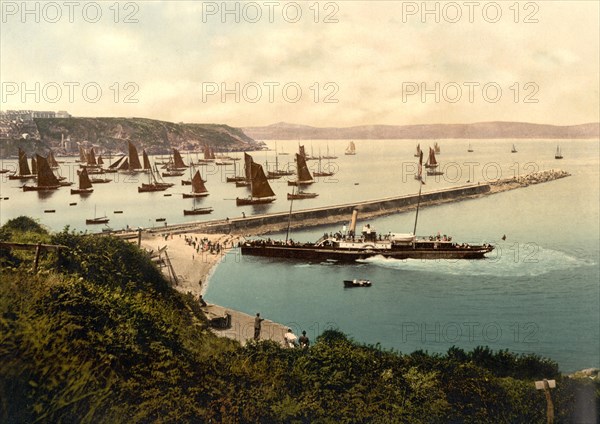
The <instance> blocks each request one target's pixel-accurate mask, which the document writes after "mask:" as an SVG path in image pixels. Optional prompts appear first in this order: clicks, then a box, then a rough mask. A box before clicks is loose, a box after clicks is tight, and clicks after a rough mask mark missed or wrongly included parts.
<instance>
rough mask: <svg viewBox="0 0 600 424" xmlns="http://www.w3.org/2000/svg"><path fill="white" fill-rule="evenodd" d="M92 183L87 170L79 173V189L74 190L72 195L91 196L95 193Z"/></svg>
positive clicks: (84, 169)
mask: <svg viewBox="0 0 600 424" xmlns="http://www.w3.org/2000/svg"><path fill="white" fill-rule="evenodd" d="M93 191H94V189H93V188H92V181H91V180H90V177H89V175H88V172H87V169H86V168H83V169H82V170H81V171H79V188H72V189H71V194H90V193H91V192H93Z"/></svg>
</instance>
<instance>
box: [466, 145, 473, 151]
mask: <svg viewBox="0 0 600 424" xmlns="http://www.w3.org/2000/svg"><path fill="white" fill-rule="evenodd" d="M467 152H469V153H473V147H472V146H471V143H469V148H468V149H467Z"/></svg>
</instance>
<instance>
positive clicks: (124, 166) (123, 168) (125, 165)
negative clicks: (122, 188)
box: [117, 158, 129, 171]
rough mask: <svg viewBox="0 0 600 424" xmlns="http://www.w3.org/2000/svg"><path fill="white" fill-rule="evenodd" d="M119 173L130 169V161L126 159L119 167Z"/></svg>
mask: <svg viewBox="0 0 600 424" xmlns="http://www.w3.org/2000/svg"><path fill="white" fill-rule="evenodd" d="M117 169H118V170H119V171H127V170H128V169H129V159H127V158H124V160H123V162H121V164H120V165H119V166H118V167H117Z"/></svg>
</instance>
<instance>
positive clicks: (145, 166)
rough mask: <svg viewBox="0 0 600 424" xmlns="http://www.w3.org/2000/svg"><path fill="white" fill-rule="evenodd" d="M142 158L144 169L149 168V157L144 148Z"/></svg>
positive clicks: (147, 169) (150, 166) (150, 167)
mask: <svg viewBox="0 0 600 424" xmlns="http://www.w3.org/2000/svg"><path fill="white" fill-rule="evenodd" d="M142 158H143V160H144V171H149V170H151V169H152V165H150V159H149V158H148V153H146V149H144V150H142Z"/></svg>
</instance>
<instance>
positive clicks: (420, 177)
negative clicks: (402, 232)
mask: <svg viewBox="0 0 600 424" xmlns="http://www.w3.org/2000/svg"><path fill="white" fill-rule="evenodd" d="M429 151H430V152H431V148H430V149H429ZM418 172H419V196H418V197H417V213H416V214H415V226H414V228H413V235H414V236H415V237H416V236H417V220H418V219H419V206H420V205H421V189H422V188H423V184H425V182H424V181H423V151H422V150H421V152H420V154H419V171H418ZM414 247H416V246H415V245H414V244H413V248H414Z"/></svg>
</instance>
